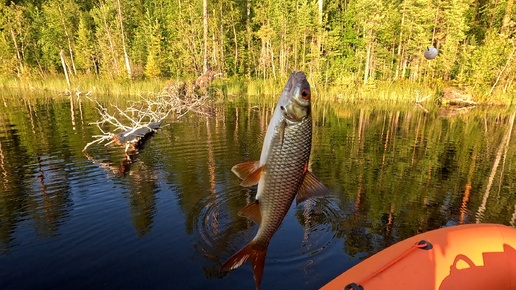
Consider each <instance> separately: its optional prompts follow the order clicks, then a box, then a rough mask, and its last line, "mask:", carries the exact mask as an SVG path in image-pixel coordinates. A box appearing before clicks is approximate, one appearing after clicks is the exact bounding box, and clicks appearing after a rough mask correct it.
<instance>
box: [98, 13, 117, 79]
mask: <svg viewBox="0 0 516 290" xmlns="http://www.w3.org/2000/svg"><path fill="white" fill-rule="evenodd" d="M101 10H103V9H101ZM102 20H103V21H104V29H105V30H106V35H107V37H108V41H109V49H110V50H111V57H112V61H113V66H114V69H115V75H116V76H117V77H118V75H119V73H120V71H119V69H118V61H117V60H116V54H115V46H114V45H113V39H112V37H111V32H110V31H109V25H108V23H107V20H106V15H105V13H104V11H102Z"/></svg>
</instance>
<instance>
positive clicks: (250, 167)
mask: <svg viewBox="0 0 516 290" xmlns="http://www.w3.org/2000/svg"><path fill="white" fill-rule="evenodd" d="M262 169H263V167H260V161H249V162H244V163H239V164H237V165H235V166H233V168H231V171H233V173H235V174H236V176H238V178H240V179H242V182H241V183H240V185H241V186H244V187H249V186H253V185H256V184H258V181H260V177H261V176H262Z"/></svg>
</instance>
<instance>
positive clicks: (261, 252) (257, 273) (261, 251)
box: [220, 241, 267, 289]
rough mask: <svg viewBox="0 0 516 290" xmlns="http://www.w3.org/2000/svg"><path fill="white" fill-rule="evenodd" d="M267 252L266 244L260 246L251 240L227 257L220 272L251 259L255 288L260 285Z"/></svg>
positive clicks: (229, 269)
mask: <svg viewBox="0 0 516 290" xmlns="http://www.w3.org/2000/svg"><path fill="white" fill-rule="evenodd" d="M266 254H267V246H260V245H258V244H256V243H255V242H254V241H251V242H250V243H249V244H248V245H247V246H245V247H244V248H243V249H241V250H240V251H238V252H237V253H236V254H234V255H233V256H232V257H231V258H229V259H228V260H227V261H226V262H225V263H224V265H222V267H221V268H220V270H221V271H222V272H228V271H231V270H233V269H236V268H238V267H240V266H241V265H242V264H243V263H245V262H246V261H248V260H249V261H251V264H252V268H253V277H254V282H255V285H256V289H258V288H259V287H260V282H261V281H262V275H263V266H264V265H265V255H266Z"/></svg>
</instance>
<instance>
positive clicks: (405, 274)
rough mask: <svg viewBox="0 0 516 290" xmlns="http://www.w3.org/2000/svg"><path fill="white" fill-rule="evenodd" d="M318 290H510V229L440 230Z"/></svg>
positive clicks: (514, 243) (514, 270)
mask: <svg viewBox="0 0 516 290" xmlns="http://www.w3.org/2000/svg"><path fill="white" fill-rule="evenodd" d="M321 289H322V290H333V289H339V290H342V289H346V290H358V289H360V290H378V289H398V290H400V289H407V290H427V289H428V290H430V289H432V290H434V289H436V290H437V289H439V290H462V289H468V290H471V289H479V290H480V289H481V290H485V289H496V290H516V229H515V228H511V227H508V226H503V225H497V224H471V225H460V226H452V227H447V228H441V229H438V230H433V231H429V232H426V233H423V234H419V235H416V236H413V237H411V238H408V239H406V240H403V241H401V242H399V243H396V244H394V245H392V246H390V247H388V248H387V249H385V250H383V251H381V252H379V253H377V254H375V255H373V256H371V257H370V258H368V259H366V260H364V261H363V262H361V263H359V264H357V265H356V266H354V267H353V268H351V269H349V270H348V271H346V272H344V273H343V274H341V275H340V276H338V277H337V278H335V279H334V280H333V281H331V282H330V283H328V284H326V285H325V286H324V287H322V288H321Z"/></svg>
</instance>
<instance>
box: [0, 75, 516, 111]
mask: <svg viewBox="0 0 516 290" xmlns="http://www.w3.org/2000/svg"><path fill="white" fill-rule="evenodd" d="M190 81H192V80H190ZM285 81H286V79H285V80H284V79H282V78H277V79H275V80H274V79H248V78H245V77H230V78H216V79H215V80H214V81H213V83H212V86H211V87H212V90H211V93H212V94H211V95H212V96H214V97H215V98H216V100H218V101H224V100H228V99H235V98H248V99H249V101H253V100H254V101H256V100H260V102H261V101H263V100H264V99H265V100H269V97H268V96H270V100H274V98H275V97H276V96H277V95H279V94H280V93H281V91H282V90H283V87H284V85H285ZM0 82H1V84H2V85H1V86H2V89H3V92H4V95H5V94H8V92H9V91H13V92H12V94H16V93H15V92H16V91H20V90H21V91H29V92H36V91H39V92H45V93H46V94H52V95H54V96H58V95H63V96H67V95H69V94H70V92H72V93H74V94H75V92H76V91H80V92H82V93H87V92H92V93H94V94H95V95H97V96H107V97H112V96H116V97H120V98H123V99H125V98H128V99H129V98H134V97H135V96H140V95H149V94H156V93H159V92H161V91H162V90H163V87H164V86H165V85H166V84H167V83H170V82H173V81H171V80H165V79H134V80H127V79H122V80H107V79H97V78H96V77H94V76H81V77H75V78H73V79H72V81H71V87H70V88H69V87H68V85H67V83H66V80H65V79H64V78H62V77H58V76H50V77H46V78H39V79H29V80H23V81H21V80H19V79H15V78H8V79H5V78H4V79H0ZM311 84H312V90H313V94H314V96H316V102H317V101H323V102H325V101H336V102H339V103H340V102H344V103H357V102H392V103H414V102H416V101H418V100H421V99H423V98H426V99H427V100H426V102H428V101H431V100H435V99H437V98H438V97H439V96H440V94H441V92H442V90H443V88H445V87H448V86H453V87H460V84H454V83H443V82H442V81H440V80H435V81H432V82H423V83H414V82H410V81H408V80H401V81H396V82H389V81H374V82H370V83H367V84H362V83H361V82H356V81H355V80H353V79H343V80H338V81H336V83H335V84H332V85H324V83H323V82H320V83H319V82H317V80H315V81H312V83H311ZM464 89H465V90H466V91H468V92H470V93H471V94H472V95H473V99H474V100H475V101H476V102H477V103H479V104H486V105H506V106H507V105H508V106H512V105H513V104H514V102H515V101H516V92H515V91H509V92H507V91H503V90H502V89H497V90H494V91H493V92H491V91H490V88H488V87H485V88H481V87H477V88H475V89H474V90H473V89H470V88H464Z"/></svg>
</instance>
